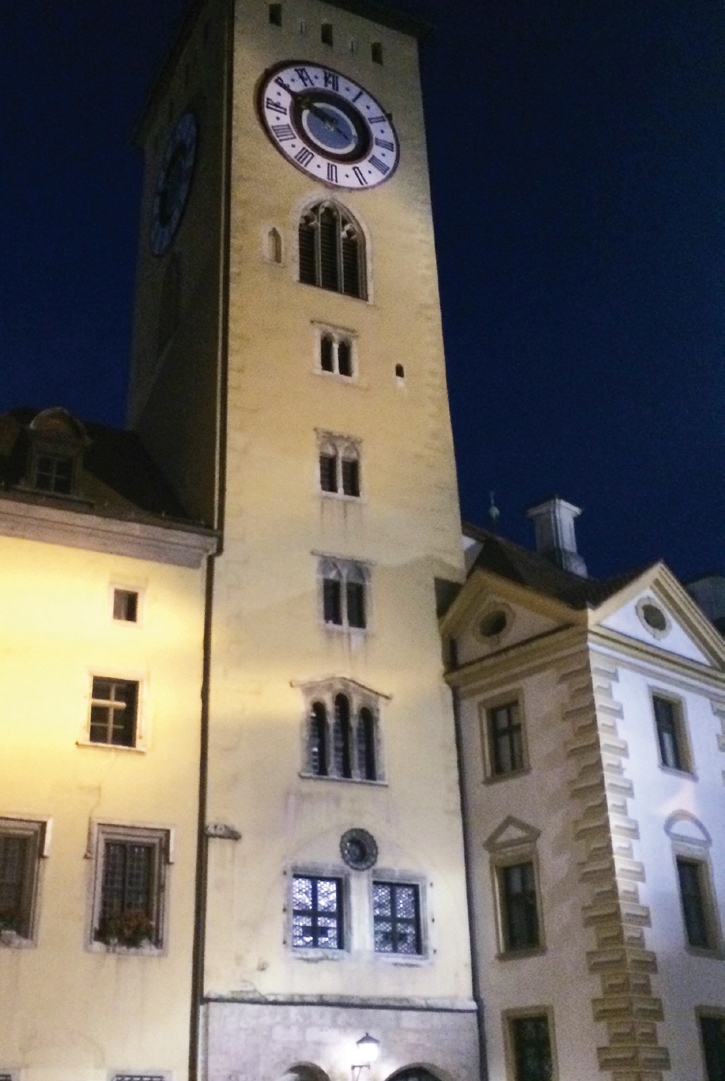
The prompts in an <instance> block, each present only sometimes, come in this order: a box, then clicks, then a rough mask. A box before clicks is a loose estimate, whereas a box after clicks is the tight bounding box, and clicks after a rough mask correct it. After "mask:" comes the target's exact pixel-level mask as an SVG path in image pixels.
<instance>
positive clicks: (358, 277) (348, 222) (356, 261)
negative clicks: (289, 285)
mask: <svg viewBox="0 0 725 1081" xmlns="http://www.w3.org/2000/svg"><path fill="white" fill-rule="evenodd" d="M299 246H300V252H299V254H300V281H301V282H305V283H306V284H307V285H318V286H319V287H320V288H321V289H330V290H332V292H334V293H344V294H345V295H346V296H350V297H360V298H361V299H362V300H365V299H367V282H366V274H365V244H364V240H363V235H362V230H361V229H360V226H359V225H358V224H357V223H356V222H355V221H354V220H353V218H352V216H351V215H350V214H348V213H347V212H346V211H345V210H343V209H342V208H341V207H339V206H338V205H337V203H328V202H325V203H317V204H316V205H315V206H313V207H311V208H310V209H309V210H308V211H306V212H305V214H303V216H302V218H301V219H300V224H299Z"/></svg>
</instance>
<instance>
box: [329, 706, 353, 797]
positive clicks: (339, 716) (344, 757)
mask: <svg viewBox="0 0 725 1081" xmlns="http://www.w3.org/2000/svg"><path fill="white" fill-rule="evenodd" d="M351 752H352V748H351V730H350V702H349V699H348V698H347V695H344V694H338V695H337V696H336V698H335V723H334V727H333V756H334V764H335V776H336V777H345V778H348V779H349V778H350V777H352V753H351Z"/></svg>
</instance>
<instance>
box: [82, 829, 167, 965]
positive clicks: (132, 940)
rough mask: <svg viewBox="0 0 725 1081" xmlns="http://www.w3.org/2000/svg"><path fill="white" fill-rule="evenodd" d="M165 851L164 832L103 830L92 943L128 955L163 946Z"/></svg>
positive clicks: (99, 850) (99, 848) (100, 843)
mask: <svg viewBox="0 0 725 1081" xmlns="http://www.w3.org/2000/svg"><path fill="white" fill-rule="evenodd" d="M167 848H168V837H167V835H166V834H165V833H164V831H161V830H159V831H153V830H141V829H139V830H123V829H121V828H120V827H103V828H101V832H100V835H99V847H98V864H99V866H98V874H99V880H98V884H97V894H98V899H97V903H96V912H95V918H94V930H93V938H94V941H96V942H103V943H105V944H106V945H109V946H115V945H118V946H124V947H126V948H129V949H138V948H139V947H142V946H156V947H158V946H161V945H162V938H163V926H162V924H163V908H162V900H163V883H164V866H165V860H166V858H167Z"/></svg>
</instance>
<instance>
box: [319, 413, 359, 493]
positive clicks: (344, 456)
mask: <svg viewBox="0 0 725 1081" xmlns="http://www.w3.org/2000/svg"><path fill="white" fill-rule="evenodd" d="M316 434H317V460H318V470H317V487H318V491H319V493H320V495H321V496H322V497H323V498H324V499H338V500H344V501H347V502H350V503H359V502H361V500H362V499H363V490H362V468H361V466H362V454H361V449H360V447H361V441H360V440H359V439H356V438H355V437H354V436H349V435H340V434H338V433H336V432H327V431H323V430H321V429H320V428H317V429H316ZM326 451H328V452H332V453H327V454H326V453H325V452H326ZM323 458H325V459H326V460H328V461H332V462H334V464H333V466H332V469H333V470H334V485H335V486H334V488H326V487H325V486H324V483H323V466H322V460H323ZM345 462H355V464H356V469H355V479H356V482H357V483H356V485H355V487H356V488H357V491H355V492H347V491H345V487H346V482H347V478H346V472H345Z"/></svg>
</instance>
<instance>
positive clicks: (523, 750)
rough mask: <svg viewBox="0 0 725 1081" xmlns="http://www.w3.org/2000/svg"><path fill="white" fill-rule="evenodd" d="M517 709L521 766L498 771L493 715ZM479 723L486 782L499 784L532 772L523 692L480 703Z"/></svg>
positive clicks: (511, 693) (513, 692)
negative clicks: (501, 711)
mask: <svg viewBox="0 0 725 1081" xmlns="http://www.w3.org/2000/svg"><path fill="white" fill-rule="evenodd" d="M510 707H515V709H516V712H517V714H518V726H517V727H518V731H519V741H520V765H518V766H516V767H515V768H514V769H510V770H498V769H497V768H496V762H495V759H496V754H495V746H494V738H493V737H494V731H493V715H494V714H495V713H496V711H498V710H502V709H506V708H510ZM478 708H479V723H480V727H481V745H482V749H483V762H484V781H486V782H487V783H492V784H497V783H499V782H500V781H507V780H510V779H511V778H513V777H520V776H521V775H522V774H526V773H529V772H530V771H531V765H530V762H529V746H528V739H527V724H526V715H525V710H524V695H523V693H522V692H521V691H510V692H508V693H507V694H504V695H498V696H497V697H496V698H494V699H490V700H487V701H484V702H480V703H479V707H478Z"/></svg>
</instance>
